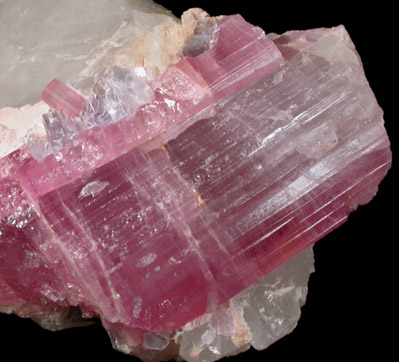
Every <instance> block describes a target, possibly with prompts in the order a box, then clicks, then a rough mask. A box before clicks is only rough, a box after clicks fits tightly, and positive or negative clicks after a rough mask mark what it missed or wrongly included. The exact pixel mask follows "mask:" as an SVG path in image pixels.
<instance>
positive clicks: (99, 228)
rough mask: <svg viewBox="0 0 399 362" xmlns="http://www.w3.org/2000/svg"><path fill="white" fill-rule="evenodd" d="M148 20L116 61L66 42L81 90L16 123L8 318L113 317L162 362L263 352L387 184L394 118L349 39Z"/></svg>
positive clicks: (123, 336) (121, 39)
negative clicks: (322, 259) (341, 231)
mask: <svg viewBox="0 0 399 362" xmlns="http://www.w3.org/2000/svg"><path fill="white" fill-rule="evenodd" d="M120 3H123V2H122V1H121V2H120ZM137 4H139V2H138V3H137ZM137 4H136V5H134V6H133V5H132V6H133V8H132V9H131V10H130V12H129V14H130V15H129V16H131V19H130V20H129V21H130V22H127V23H126V22H125V20H121V16H120V12H119V10H118V9H114V10H113V11H115V12H114V13H113V12H111V13H110V15H109V19H108V21H109V22H110V23H115V22H116V23H118V22H119V23H118V24H119V28H118V31H117V32H116V33H114V34H112V36H111V40H112V39H113V41H110V40H109V38H107V36H109V35H106V31H105V30H104V39H108V40H109V43H107V41H106V40H104V41H103V42H102V43H101V44H103V46H105V45H104V44H110V48H109V49H107V51H105V50H103V53H101V52H100V51H99V50H98V49H97V48H96V47H97V46H100V45H98V44H97V43H95V44H94V45H93V47H94V48H96V52H95V53H93V52H91V51H90V49H89V50H88V51H87V52H86V53H85V55H82V54H81V55H80V56H78V55H76V59H75V58H74V56H72V55H71V54H74V47H72V48H71V49H70V48H68V47H69V46H70V44H69V43H67V44H66V45H65V46H66V48H65V49H66V51H68V52H71V53H70V55H69V58H70V59H72V60H73V61H71V63H70V64H68V66H70V67H71V74H72V75H73V74H75V73H76V72H75V73H74V72H72V69H74V70H75V71H76V69H83V68H84V67H83V63H82V62H81V60H82V59H85V62H84V64H85V65H86V66H87V64H89V65H90V67H86V68H84V70H82V71H81V72H80V73H76V76H75V79H62V80H58V79H54V80H52V81H50V82H48V84H47V86H46V87H45V88H44V90H43V92H42V101H41V102H39V103H37V104H35V105H32V106H31V105H28V106H24V107H22V108H19V109H17V108H3V109H1V110H0V134H1V135H2V139H1V141H0V142H1V143H0V152H1V157H2V158H1V159H0V166H1V169H0V310H1V311H2V312H5V313H15V314H18V315H20V316H22V317H29V318H32V319H33V320H35V321H36V322H38V323H39V324H41V325H42V326H43V327H45V328H47V329H50V330H59V329H64V328H68V327H72V326H80V325H86V324H87V323H88V322H87V320H88V319H90V318H93V317H99V318H100V319H101V322H102V324H103V326H104V327H105V328H106V330H107V331H108V334H109V335H110V337H111V341H112V343H113V346H114V347H115V348H116V349H118V350H120V351H122V352H125V353H128V354H132V355H136V356H139V357H140V358H142V359H143V360H148V361H158V360H167V359H171V358H175V359H176V358H182V359H184V360H188V361H214V360H217V359H220V358H222V357H224V356H228V355H232V354H236V353H239V352H241V351H244V350H246V349H248V348H249V347H250V346H251V345H252V346H254V347H255V348H256V349H264V348H266V347H268V346H269V345H270V344H271V343H273V342H274V341H275V340H277V339H278V338H280V337H281V336H283V335H285V334H287V333H289V332H290V331H291V330H292V329H293V328H294V327H295V325H296V323H297V320H298V318H299V315H300V306H301V305H302V304H303V303H304V301H305V298H306V293H307V281H308V278H309V274H310V273H311V272H312V271H313V253H312V250H311V249H310V248H309V247H310V246H312V245H313V244H314V243H315V242H316V241H318V240H319V239H321V238H322V237H323V236H325V235H327V234H328V233H329V232H330V231H332V230H333V229H335V228H337V227H338V226H339V225H341V224H342V223H344V222H345V221H346V220H347V218H348V215H349V213H350V212H351V211H353V210H355V209H356V208H357V207H358V205H362V204H365V203H367V202H369V201H370V200H371V199H372V197H373V196H374V195H375V193H376V191H377V187H378V184H379V183H380V181H381V180H382V179H383V178H384V176H385V175H386V173H387V171H388V169H389V168H390V164H391V152H390V144H389V139H388V137H387V134H386V131H385V128H384V121H383V113H382V110H381V108H380V107H379V106H378V104H377V102H376V100H375V97H374V95H373V93H372V91H371V89H370V87H369V84H368V82H367V80H366V78H365V75H364V71H363V68H362V64H361V61H360V58H359V56H358V54H357V52H356V50H355V48H354V45H353V43H352V41H351V39H350V38H349V35H348V33H347V32H346V30H345V28H344V27H343V26H338V27H334V28H331V29H328V28H320V29H313V30H305V31H291V32H287V33H285V34H283V35H281V36H280V35H276V34H270V35H266V34H265V33H264V31H263V30H262V29H260V28H259V27H256V26H253V25H251V24H249V23H248V22H246V21H245V20H244V19H243V18H242V17H241V16H240V15H231V16H224V17H217V18H211V17H209V15H208V14H206V13H205V12H203V11H202V10H200V9H192V10H190V11H188V12H186V13H184V14H183V17H182V22H181V23H179V22H177V21H176V20H175V19H174V18H172V17H171V16H170V15H165V13H164V11H163V10H162V9H160V8H158V7H154V6H155V5H153V4H152V3H148V4H147V5H146V6H148V8H146V11H145V12H143V11H144V10H143V8H142V6H144V5H142V4H141V3H140V4H141V5H140V4H139V5H137ZM0 5H1V4H0ZM93 6H94V5H93ZM104 6H107V5H104ZM121 6H123V4H122V5H121ZM49 7H50V9H52V7H51V6H50V5H49ZM53 10H54V9H53ZM53 10H52V11H53ZM150 10H151V11H153V12H154V13H155V15H154V18H151V19H153V23H151V24H148V21H147V20H148V19H149V18H150V15H149V11H150ZM30 11H33V12H34V10H30ZM54 11H55V10H54ZM28 13H29V12H28ZM143 19H144V20H143ZM146 19H147V20H146ZM49 21H51V20H49ZM103 21H105V20H103ZM142 22H146V26H144V25H141V23H142ZM137 24H138V25H137ZM140 27H141V28H140ZM139 29H144V30H145V31H144V30H141V31H139ZM115 34H117V35H118V36H116V35H115ZM115 39H117V40H115ZM128 39H132V40H131V41H130V42H129V41H128ZM68 44H69V45H68ZM96 44H97V45H96ZM115 44H116V45H115ZM100 47H101V46H100ZM78 53H79V52H78ZM104 54H105V55H104ZM108 54H109V56H108ZM93 57H94V58H93ZM93 59H95V60H93ZM33 63H34V62H33ZM32 66H33V67H36V65H35V64H33V65H32ZM55 68H57V67H55ZM99 69H101V71H100V70H99ZM51 71H52V69H49V72H51ZM56 76H57V75H56ZM60 77H61V78H62V77H64V75H63V73H62V72H61V73H60ZM93 79H95V81H93ZM67 83H68V84H72V85H73V86H74V87H71V86H70V85H67ZM88 85H91V86H90V87H89V86H88ZM74 88H76V89H74ZM89 89H91V90H89ZM13 92H15V93H17V92H18V91H17V90H13ZM11 93H12V92H11ZM28 99H30V98H26V100H28ZM23 100H25V98H23ZM15 102H16V103H15V105H18V106H20V105H22V104H20V103H19V104H18V102H20V101H19V100H16V101H15ZM18 120H21V121H20V123H17V122H18Z"/></svg>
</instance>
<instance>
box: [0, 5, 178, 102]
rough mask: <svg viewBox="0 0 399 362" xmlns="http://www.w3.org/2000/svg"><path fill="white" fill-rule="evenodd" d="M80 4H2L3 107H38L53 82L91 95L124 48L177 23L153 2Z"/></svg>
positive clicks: (0, 74)
mask: <svg viewBox="0 0 399 362" xmlns="http://www.w3.org/2000/svg"><path fill="white" fill-rule="evenodd" d="M81 5H82V2H81V1H80V0H69V1H68V2H67V4H66V3H65V1H63V0H52V1H51V2H48V1H45V2H43V1H42V2H32V1H27V0H14V1H8V2H4V1H2V2H1V3H0V33H1V34H7V37H1V39H0V53H1V58H0V70H1V72H0V83H1V85H2V87H1V89H0V108H1V107H20V106H23V105H25V104H27V103H31V104H33V103H36V102H38V101H39V100H40V94H41V93H42V91H43V89H44V87H45V86H46V84H47V83H49V82H50V81H51V80H52V79H53V78H58V79H60V80H61V81H62V82H67V81H70V82H71V83H72V85H73V86H74V87H75V88H77V89H79V91H81V92H82V93H83V94H88V93H89V92H90V90H91V89H92V87H93V85H94V83H95V81H96V80H97V79H98V77H99V75H100V74H101V73H102V72H103V71H104V69H105V68H106V67H107V66H108V65H114V64H115V62H116V59H117V56H118V51H119V50H120V49H124V48H126V47H127V46H128V45H130V44H131V43H132V42H133V41H134V40H135V39H137V38H138V37H140V36H141V35H142V34H143V33H145V32H147V31H150V30H152V29H153V28H154V27H156V26H157V25H160V24H165V23H171V22H175V21H176V20H175V18H174V17H173V16H172V14H171V13H170V12H169V11H167V10H166V9H165V8H163V7H162V6H160V5H158V4H155V3H154V2H152V1H143V0H114V1H112V2H110V1H109V0H85V6H83V7H82V6H81ZM82 19H84V21H82ZM49 29H51V30H50V31H49ZM16 59H18V61H17V62H16V61H15V60H16ZM27 90H29V91H27Z"/></svg>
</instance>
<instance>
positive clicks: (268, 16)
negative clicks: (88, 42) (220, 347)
mask: <svg viewBox="0 0 399 362" xmlns="http://www.w3.org/2000/svg"><path fill="white" fill-rule="evenodd" d="M158 2H159V3H161V4H162V5H164V6H165V7H167V8H169V9H171V10H172V11H173V12H174V14H175V15H177V16H180V14H181V13H182V12H183V11H184V10H186V9H188V8H190V7H202V8H203V9H205V10H206V11H208V12H209V13H210V14H211V15H220V14H226V15H228V14H234V13H240V14H241V15H243V16H244V18H245V19H246V20H247V21H249V22H250V23H252V24H255V25H259V26H261V27H262V28H263V29H264V30H265V31H266V32H276V33H282V32H284V31H287V30H294V29H308V28H315V27H331V26H336V25H339V24H344V25H345V27H346V28H347V30H348V32H349V34H350V35H351V37H352V40H353V42H354V43H355V45H356V48H357V50H358V52H359V54H360V56H361V58H362V61H363V64H364V67H365V72H366V76H367V78H368V80H369V82H370V85H371V87H372V89H373V91H374V92H375V95H376V97H377V100H378V103H379V104H380V106H381V107H382V108H383V109H384V111H385V121H386V128H387V130H388V134H389V136H390V139H391V142H392V151H393V154H394V167H393V168H392V169H391V171H390V172H389V174H388V176H387V177H386V178H385V179H384V181H383V182H382V183H381V185H380V190H379V192H378V194H377V197H375V198H374V199H373V200H372V202H370V203H369V204H368V205H366V206H362V207H360V208H359V209H358V210H357V211H356V212H354V213H353V214H352V215H351V216H350V218H349V221H348V222H347V223H346V224H344V225H343V226H341V227H340V228H338V229H337V230H335V231H333V232H332V233H331V234H329V235H328V236H327V237H325V238H324V239H322V240H321V241H319V242H318V243H317V244H316V245H315V248H314V250H315V258H316V272H315V273H313V274H312V276H311V279H310V283H309V294H308V300H307V303H306V305H305V306H304V307H303V308H302V317H301V319H300V321H299V324H298V327H297V328H296V329H295V330H294V332H292V333H291V334H290V335H288V336H287V337H285V338H283V339H281V340H280V341H278V342H276V343H275V344H273V345H272V346H271V347H269V348H268V349H267V350H265V351H262V352H258V351H255V350H253V349H251V350H250V351H248V352H246V353H244V354H241V355H239V356H236V357H232V358H230V361H231V362H238V361H258V360H259V361H260V360H264V361H272V362H273V361H291V360H306V361H309V362H311V361H317V362H323V361H339V362H349V361H364V360H376V361H387V360H391V359H392V358H394V359H395V357H393V356H395V355H396V356H397V353H394V354H393V355H390V353H391V352H393V351H394V350H395V349H396V348H395V347H396V346H395V343H396V344H397V343H398V342H395V338H394V337H395V335H396V336H397V335H398V333H397V332H396V329H397V325H396V323H397V322H398V318H397V316H396V314H397V312H396V310H397V305H398V303H397V297H396V288H397V285H398V283H397V278H396V277H397V276H398V273H397V269H396V268H397V265H398V264H399V263H398V261H397V253H396V251H395V246H396V244H397V241H398V232H397V231H396V229H395V222H398V223H399V221H396V220H397V215H398V212H397V206H398V204H397V203H398V198H397V195H398V193H397V192H396V189H395V188H394V185H395V182H397V181H394V180H396V175H395V176H394V173H395V171H396V170H395V154H396V152H397V134H395V130H394V128H395V126H394V124H395V121H396V118H397V115H396V112H395V111H396V109H395V106H396V105H397V104H398V103H399V102H398V101H396V98H397V94H398V92H397V91H396V90H395V88H397V83H398V77H397V69H398V68H397V67H398V61H397V55H396V51H397V47H398V46H397V40H396V39H395V36H394V35H397V33H398V31H397V28H396V26H397V24H396V22H397V20H396V19H395V11H394V10H393V8H392V7H391V6H389V5H386V4H385V3H384V2H383V1H380V2H378V1H377V2H371V3H370V4H369V5H366V2H361V3H360V2H359V3H360V5H354V2H353V3H351V2H350V1H347V2H332V1H320V2H317V3H310V2H306V1H296V2H294V3H292V4H291V3H289V2H283V1H279V2H277V1H273V2H271V3H269V1H253V0H246V1H242V2H237V3H236V2H232V1H221V0H215V1H201V0H197V1H190V0H186V1H181V2H177V1H167V0H164V1H162V0H159V1H158ZM359 3H358V4H359ZM262 4H264V5H263V8H262ZM0 56H1V55H0ZM390 328H393V329H390ZM388 356H390V357H388ZM36 358H37V359H38V360H41V361H59V362H78V361H87V360H93V361H94V360H96V359H100V360H103V361H115V362H119V361H136V359H135V358H133V357H130V356H126V355H123V354H122V353H119V352H116V351H114V350H113V349H112V347H111V345H110V342H109V338H108V336H107V334H106V332H105V331H104V330H103V329H102V327H101V326H100V325H94V326H91V327H87V328H78V329H72V330H66V331H62V332H56V333H52V332H48V331H45V330H43V329H41V328H40V327H38V326H37V325H36V324H35V323H33V322H32V321H30V320H22V319H20V318H18V317H15V316H8V315H0V361H4V362H14V361H21V362H22V361H23V362H25V361H31V360H34V359H36Z"/></svg>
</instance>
